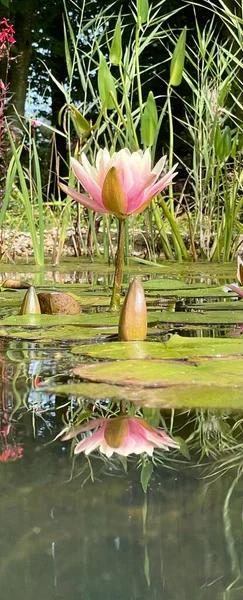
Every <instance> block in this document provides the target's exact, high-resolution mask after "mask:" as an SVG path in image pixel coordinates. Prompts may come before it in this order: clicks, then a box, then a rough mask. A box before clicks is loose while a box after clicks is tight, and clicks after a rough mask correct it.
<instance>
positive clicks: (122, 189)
mask: <svg viewBox="0 0 243 600" xmlns="http://www.w3.org/2000/svg"><path fill="white" fill-rule="evenodd" d="M81 163H82V164H80V163H79V162H78V161H77V160H75V159H74V158H72V167H73V171H74V173H75V175H76V177H77V178H78V180H79V181H80V183H81V184H82V186H83V188H84V189H85V190H86V192H88V194H89V196H86V195H85V194H81V193H79V192H77V191H75V190H73V189H71V188H69V187H68V186H66V185H63V184H60V187H61V189H62V190H63V191H64V192H66V194H68V195H69V196H71V198H74V199H75V200H78V202H80V203H81V204H83V205H84V206H86V207H87V208H91V210H94V211H97V212H102V213H111V214H115V215H117V216H118V217H119V218H124V217H127V216H128V215H131V214H134V213H135V214H139V213H141V212H142V211H143V210H144V209H145V208H146V206H148V204H149V202H150V201H151V200H152V199H153V198H154V197H155V196H156V195H157V194H159V193H160V192H162V190H163V189H164V188H165V187H166V186H167V185H168V184H169V183H171V181H172V179H173V177H174V176H175V175H176V173H174V171H175V169H176V165H175V166H174V167H173V168H172V169H170V171H168V173H166V175H164V176H163V177H162V178H161V179H159V177H160V175H161V172H162V171H163V169H164V167H165V163H166V157H165V156H163V157H162V158H161V159H160V160H159V162H157V164H156V165H155V167H154V168H153V169H152V167H151V154H150V150H149V149H147V150H145V152H144V153H143V152H142V150H137V152H132V153H131V152H130V151H129V150H128V149H127V148H124V149H122V150H120V151H119V152H115V153H114V154H113V155H112V156H110V154H109V152H108V150H107V149H106V148H105V149H104V150H101V149H100V150H99V151H98V153H97V157H96V166H95V167H93V166H91V164H90V163H89V161H88V159H87V157H86V156H85V154H84V153H82V155H81Z"/></svg>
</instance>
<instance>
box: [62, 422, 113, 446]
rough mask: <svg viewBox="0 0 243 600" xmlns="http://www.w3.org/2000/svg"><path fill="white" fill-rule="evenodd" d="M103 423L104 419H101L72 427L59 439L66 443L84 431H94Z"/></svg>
mask: <svg viewBox="0 0 243 600" xmlns="http://www.w3.org/2000/svg"><path fill="white" fill-rule="evenodd" d="M103 422H104V419H102V418H100V419H91V421H88V422H87V423H84V424H82V425H79V427H72V428H71V429H69V431H67V433H65V434H64V435H63V436H62V438H61V439H62V441H63V442H64V441H67V440H71V439H72V438H73V437H75V436H76V435H79V433H82V432H84V431H91V429H96V427H99V426H100V425H102V424H103Z"/></svg>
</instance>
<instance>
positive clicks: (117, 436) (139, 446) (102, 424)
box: [62, 415, 179, 457]
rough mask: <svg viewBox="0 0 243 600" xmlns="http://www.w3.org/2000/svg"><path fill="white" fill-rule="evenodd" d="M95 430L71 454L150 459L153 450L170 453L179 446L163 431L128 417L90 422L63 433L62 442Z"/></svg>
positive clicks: (140, 420)
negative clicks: (141, 455)
mask: <svg viewBox="0 0 243 600" xmlns="http://www.w3.org/2000/svg"><path fill="white" fill-rule="evenodd" d="M93 429H96V431H95V432H94V433H92V434H91V435H90V436H88V437H86V438H85V439H83V440H81V442H78V444H77V446H76V447H75V450H74V454H80V452H84V453H85V454H86V455H87V454H90V452H92V451H93V450H95V449H97V448H99V450H100V451H101V452H102V453H103V454H105V455H106V456H107V457H111V456H112V455H113V453H114V452H116V453H117V454H120V455H122V456H128V455H130V454H142V453H144V452H145V453H147V454H148V455H149V456H152V454H153V451H154V449H155V448H161V449H163V450H169V448H178V447H179V445H178V444H177V442H175V441H174V440H173V439H172V438H171V437H170V436H169V435H168V434H167V433H166V432H165V431H163V430H162V429H155V428H154V427H151V425H149V424H148V423H147V422H146V421H145V420H144V419H142V418H141V417H129V416H127V415H124V416H123V415H122V416H115V417H112V418H99V419H92V420H90V421H88V422H87V423H85V425H81V426H80V427H77V428H76V429H74V430H71V431H69V432H68V433H66V434H65V435H64V436H63V437H62V440H68V439H70V438H72V437H74V436H76V435H78V434H79V433H83V432H86V431H91V430H93Z"/></svg>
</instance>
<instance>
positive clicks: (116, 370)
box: [73, 357, 242, 392]
mask: <svg viewBox="0 0 243 600" xmlns="http://www.w3.org/2000/svg"><path fill="white" fill-rule="evenodd" d="M148 366H149V368H148ZM73 374H74V375H78V376H79V377H82V378H83V379H86V380H89V381H96V382H97V381H99V382H103V383H110V384H115V385H124V386H141V387H146V388H147V387H148V388H150V387H152V388H153V387H156V388H158V387H161V388H165V387H171V386H173V387H176V386H177V385H182V384H184V385H189V386H191V385H193V386H200V385H204V386H205V385H206V386H211V385H216V386H217V387H219V388H220V387H224V386H227V387H228V386H229V387H231V388H232V392H233V390H234V389H237V387H240V388H241V389H242V358H241V357H237V358H231V359H229V358H228V357H227V358H216V359H213V360H212V359H211V360H210V361H209V360H207V359H205V358H201V359H200V358H198V359H197V360H196V361H193V362H190V361H188V362H186V361H183V362H182V361H180V360H176V359H174V360H173V359H171V361H168V360H151V361H150V362H149V365H148V362H147V361H146V360H126V361H116V362H113V363H112V368H111V363H109V362H105V363H93V364H87V365H84V364H82V365H80V366H78V367H75V368H74V369H73Z"/></svg>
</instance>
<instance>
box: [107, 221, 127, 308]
mask: <svg viewBox="0 0 243 600" xmlns="http://www.w3.org/2000/svg"><path fill="white" fill-rule="evenodd" d="M124 242H125V219H119V231H118V246H117V254H116V266H115V274H114V281H113V289H112V296H111V302H110V309H109V310H111V311H113V312H115V311H119V310H120V296H121V284H122V269H123V261H124Z"/></svg>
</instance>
